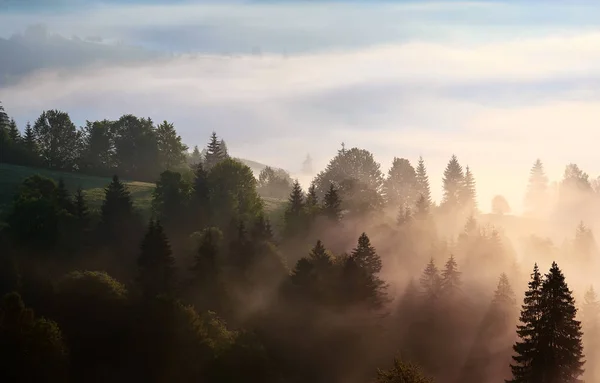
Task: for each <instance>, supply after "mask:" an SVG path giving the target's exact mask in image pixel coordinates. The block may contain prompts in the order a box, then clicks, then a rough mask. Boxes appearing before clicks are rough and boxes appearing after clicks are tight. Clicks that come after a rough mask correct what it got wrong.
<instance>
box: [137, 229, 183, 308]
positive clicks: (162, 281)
mask: <svg viewBox="0 0 600 383" xmlns="http://www.w3.org/2000/svg"><path fill="white" fill-rule="evenodd" d="M174 265H175V259H174V258H173V255H172V253H171V245H170V244H169V240H168V239H167V236H166V235H165V232H164V230H163V227H162V226H161V224H160V222H154V221H152V220H151V221H150V224H149V225H148V230H147V232H146V235H145V236H144V239H143V240H142V245H141V252H140V256H139V258H138V266H139V268H140V273H139V279H138V282H139V284H140V288H141V291H142V293H143V294H144V296H145V297H147V298H152V297H155V296H157V295H159V294H168V293H170V292H172V289H173V287H174V286H173V277H174V275H173V273H174Z"/></svg>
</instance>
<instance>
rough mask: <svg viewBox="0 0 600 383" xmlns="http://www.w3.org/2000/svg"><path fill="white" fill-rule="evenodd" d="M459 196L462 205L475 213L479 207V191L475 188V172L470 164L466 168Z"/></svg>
mask: <svg viewBox="0 0 600 383" xmlns="http://www.w3.org/2000/svg"><path fill="white" fill-rule="evenodd" d="M459 196H460V205H461V206H462V207H464V208H465V209H467V211H469V212H471V213H473V212H474V210H475V209H476V208H477V191H476V189H475V177H473V173H472V172H471V169H469V167H468V166H467V167H466V168H465V178H464V185H463V187H462V189H461V191H460V193H459Z"/></svg>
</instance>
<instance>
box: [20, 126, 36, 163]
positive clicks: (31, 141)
mask: <svg viewBox="0 0 600 383" xmlns="http://www.w3.org/2000/svg"><path fill="white" fill-rule="evenodd" d="M23 147H24V148H25V150H26V151H27V152H28V153H29V154H30V155H33V156H37V155H38V154H39V152H38V146H37V142H36V139H35V134H34V133H33V128H32V127H31V124H30V123H29V121H28V122H27V125H25V134H24V135H23Z"/></svg>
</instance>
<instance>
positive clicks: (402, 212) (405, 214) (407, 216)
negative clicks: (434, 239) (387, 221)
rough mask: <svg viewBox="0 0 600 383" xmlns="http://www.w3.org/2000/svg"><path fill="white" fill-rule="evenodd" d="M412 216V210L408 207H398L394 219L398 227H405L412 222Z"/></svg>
mask: <svg viewBox="0 0 600 383" xmlns="http://www.w3.org/2000/svg"><path fill="white" fill-rule="evenodd" d="M412 218H413V215H412V210H411V209H410V208H409V207H403V206H400V208H399V209H398V216H397V217H396V223H397V224H398V226H405V225H407V224H409V223H410V222H411V221H412Z"/></svg>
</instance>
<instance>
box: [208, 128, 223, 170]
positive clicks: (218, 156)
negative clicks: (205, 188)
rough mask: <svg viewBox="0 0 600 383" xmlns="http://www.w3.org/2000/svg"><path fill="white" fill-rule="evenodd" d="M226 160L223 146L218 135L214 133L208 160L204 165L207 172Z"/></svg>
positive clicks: (209, 147)
mask: <svg viewBox="0 0 600 383" xmlns="http://www.w3.org/2000/svg"><path fill="white" fill-rule="evenodd" d="M224 159H225V154H224V153H223V151H222V149H221V145H220V142H219V139H218V138H217V133H215V132H213V133H212V136H211V137H210V142H209V143H208V146H207V151H206V158H205V160H204V165H205V166H206V169H207V170H210V169H212V168H213V167H214V166H215V165H216V164H218V163H219V162H221V161H222V160H224Z"/></svg>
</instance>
